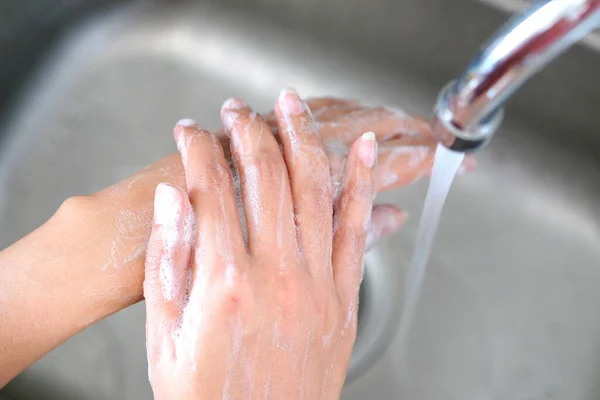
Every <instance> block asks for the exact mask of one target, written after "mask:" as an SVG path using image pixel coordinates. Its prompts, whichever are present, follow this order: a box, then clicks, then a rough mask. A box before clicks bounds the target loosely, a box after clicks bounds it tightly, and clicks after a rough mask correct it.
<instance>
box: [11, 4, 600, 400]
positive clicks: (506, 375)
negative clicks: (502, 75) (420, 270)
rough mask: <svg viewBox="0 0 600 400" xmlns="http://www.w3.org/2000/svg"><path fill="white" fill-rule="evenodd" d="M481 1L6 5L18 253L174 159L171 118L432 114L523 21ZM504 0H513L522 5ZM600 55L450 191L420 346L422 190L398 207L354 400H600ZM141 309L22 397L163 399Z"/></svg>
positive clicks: (355, 365) (14, 386) (368, 283)
mask: <svg viewBox="0 0 600 400" xmlns="http://www.w3.org/2000/svg"><path fill="white" fill-rule="evenodd" d="M502 1H504V0H497V1H494V2H489V1H488V2H487V3H488V4H482V3H478V2H474V1H469V0H456V1H453V2H447V1H443V0H402V1H394V0H375V1H370V2H365V1H358V0H345V1H340V0H338V1H325V2H322V1H315V0H304V1H302V2H300V1H293V0H279V1H271V0H253V1H242V0H237V1H221V2H218V3H217V2H209V1H199V2H194V3H188V2H167V1H164V2H161V1H153V2H151V3H142V2H140V3H136V2H116V1H106V0H105V1H101V0H96V1H86V2H83V1H62V2H60V3H59V4H53V5H52V6H50V5H47V4H46V2H43V1H35V0H22V1H20V2H19V5H18V6H17V5H15V6H7V5H2V6H0V10H2V8H4V10H2V11H1V12H0V27H1V28H0V59H2V60H3V61H2V63H0V105H2V106H3V107H2V109H3V113H2V117H1V119H0V124H1V127H2V128H1V129H0V227H1V228H0V248H2V247H4V246H6V245H8V244H10V243H11V242H12V241H14V240H16V239H17V238H19V237H21V236H22V235H24V234H26V233H27V232H29V231H30V230H32V229H33V228H35V227H36V226H37V225H39V224H40V223H42V222H43V221H44V220H45V219H46V218H48V217H49V216H50V215H51V214H52V212H53V211H54V210H55V209H56V208H57V207H58V205H59V204H60V203H61V202H62V200H63V199H65V198H66V197H68V196H71V195H75V194H81V193H89V192H92V191H95V190H97V189H99V188H102V187H105V186H107V185H109V184H111V183H113V182H115V181H116V180H119V179H121V178H124V177H125V176H128V175H129V174H131V173H133V172H135V171H136V170H138V169H140V168H141V167H143V166H145V165H146V164H148V163H150V162H152V161H154V160H155V159H157V158H159V157H161V156H163V155H165V154H168V153H169V152H171V151H174V150H175V148H174V146H173V143H172V140H171V136H170V132H171V129H172V125H173V123H174V121H177V120H178V119H179V118H181V117H193V118H195V119H196V120H198V121H200V122H201V123H202V125H204V126H206V127H209V128H216V127H218V125H219V118H218V115H219V113H218V111H219V107H220V104H221V102H222V101H223V100H224V99H225V98H227V97H229V96H239V97H242V98H244V99H247V100H248V101H249V102H250V103H251V104H253V105H255V106H256V107H257V108H259V109H262V110H267V109H270V108H271V107H272V104H273V102H274V99H275V98H276V95H277V92H278V90H279V89H280V88H282V87H284V86H287V85H293V86H295V87H296V88H297V89H298V90H299V91H300V93H301V94H303V95H321V94H327V95H339V96H351V97H357V98H360V99H363V100H365V101H366V102H373V103H385V104H390V105H394V106H399V107H402V108H404V109H406V110H407V111H410V112H414V113H422V114H427V113H429V111H430V108H431V106H432V104H433V103H434V99H435V96H436V94H437V92H438V90H439V89H440V87H441V85H442V84H444V83H445V82H447V81H448V80H449V79H452V78H454V77H455V75H456V74H457V73H458V72H460V71H461V70H462V68H463V67H464V65H465V64H466V63H467V62H468V61H469V60H470V59H471V57H472V55H473V54H474V53H475V51H476V49H477V47H478V46H479V45H480V44H481V43H483V41H484V39H485V38H486V37H487V36H488V35H489V34H491V33H492V32H493V31H494V30H495V29H496V28H497V27H498V26H499V25H501V24H502V23H503V21H504V20H505V19H506V17H507V15H506V14H505V13H504V12H502V11H499V10H496V9H494V8H493V7H491V6H490V5H489V4H497V3H498V4H499V3H502ZM507 1H508V0H507ZM599 104H600V55H599V54H598V53H596V52H595V51H594V50H592V49H591V47H586V46H581V47H577V48H575V49H573V50H571V51H569V52H568V53H567V54H566V55H565V56H564V57H563V58H562V59H560V60H559V61H557V62H556V63H555V64H553V65H552V66H551V67H550V68H549V69H548V70H546V71H545V72H544V73H542V74H540V75H539V76H537V77H536V78H534V80H533V81H531V82H530V83H529V84H528V85H527V86H526V87H525V88H523V89H522V91H521V92H520V93H519V95H518V96H517V97H516V98H515V99H514V101H513V102H512V103H511V104H510V106H509V107H508V109H507V118H506V122H505V125H504V127H503V128H502V129H501V131H500V132H499V133H498V134H497V135H496V137H495V139H494V140H493V141H492V143H491V145H490V146H489V147H488V148H486V149H485V150H484V151H482V152H481V153H479V160H480V167H479V169H478V171H477V172H475V173H473V174H471V175H469V176H464V177H460V179H458V180H457V182H456V184H455V185H454V187H453V188H452V191H451V194H450V198H449V200H448V203H447V205H446V210H445V213H444V215H443V218H442V222H441V228H440V232H439V234H438V239H437V245H436V248H435V251H434V254H433V260H432V262H431V265H430V269H429V275H428V276H427V279H426V282H425V288H424V292H423V296H422V300H421V303H420V306H419V310H418V313H417V318H416V320H415V324H414V326H413V329H412V334H411V336H410V343H409V351H408V354H407V363H406V366H404V365H403V364H402V363H401V362H400V359H399V343H398V341H397V339H396V337H395V333H396V328H397V325H398V322H399V318H400V311H401V302H402V296H403V276H404V272H405V268H406V265H407V259H408V258H409V256H410V252H411V245H412V243H413V240H414V236H415V233H416V229H417V222H418V218H417V217H418V214H419V212H420V208H421V206H422V201H423V197H424V191H425V189H426V183H425V182H422V183H420V184H416V185H413V186H411V187H407V188H404V189H401V190H398V191H396V192H393V193H387V194H385V195H382V196H381V197H380V200H381V201H392V202H394V203H397V204H399V205H401V206H402V207H403V208H405V209H407V210H408V211H409V212H411V213H412V214H413V218H412V220H411V221H410V222H409V224H408V226H407V227H406V228H405V229H403V230H402V231H401V232H400V233H399V234H397V235H396V236H394V237H393V238H390V239H389V240H388V241H386V242H384V243H382V244H381V245H380V246H379V247H377V248H376V250H374V251H373V252H372V253H371V254H370V255H369V257H368V265H367V270H366V277H365V283H364V285H363V288H362V292H361V293H362V302H361V312H360V322H359V337H358V340H357V343H356V346H355V353H354V355H353V359H352V362H351V367H350V372H349V379H348V383H347V385H346V387H345V389H344V394H343V398H344V399H347V400H351V399H365V398H373V399H398V398H403V399H411V400H429V399H432V400H433V399H436V400H437V399H447V400H453V399H461V400H464V399H502V400H503V399H515V400H534V399H535V400H542V399H547V400H550V399H569V400H594V399H598V398H599V397H600V384H599V383H597V382H600V291H598V289H597V288H598V286H600V206H599V204H600V186H599V185H598V183H597V182H599V181H600V118H599V117H598V106H599ZM146 371H147V370H146V357H145V345H144V312H143V305H142V304H138V305H136V306H134V307H130V308H129V309H127V310H125V311H123V312H121V313H118V314H116V315H114V316H113V317H110V318H108V319H107V320H105V321H103V322H101V323H99V324H97V325H95V326H93V327H91V328H89V329H87V330H86V331H84V332H82V333H81V334H79V335H77V336H75V337H74V338H72V339H71V340H69V341H68V342H67V343H65V344H64V345H62V346H60V347H59V348H58V349H56V350H54V351H53V352H52V353H50V354H49V355H48V356H46V357H45V358H44V359H42V360H41V361H39V362H38V363H37V364H35V365H34V366H33V367H31V368H30V369H29V370H27V371H26V372H24V373H23V374H22V375H20V376H19V377H17V378H16V379H15V380H14V381H13V382H12V383H10V384H9V385H8V386H7V387H6V388H5V390H4V391H3V392H2V393H1V394H0V396H4V397H6V398H8V399H37V398H46V399H54V398H56V399H107V398H108V399H131V400H135V399H148V398H151V391H150V388H149V385H148V383H147V373H146Z"/></svg>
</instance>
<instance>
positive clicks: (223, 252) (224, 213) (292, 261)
mask: <svg viewBox="0 0 600 400" xmlns="http://www.w3.org/2000/svg"><path fill="white" fill-rule="evenodd" d="M222 117H223V121H224V125H225V126H226V128H227V133H228V135H229V137H230V138H231V153H232V155H233V160H234V161H235V162H234V163H228V162H227V159H226V157H225V156H224V154H223V150H222V147H221V145H220V142H219V140H218V139H217V137H216V136H215V135H213V134H211V133H210V132H207V131H204V130H202V129H200V128H199V127H198V126H196V125H194V124H192V123H191V122H189V121H188V122H185V123H182V124H180V125H178V126H177V127H176V128H175V137H176V139H177V142H178V147H179V150H180V152H181V157H182V161H183V165H184V168H185V174H186V183H187V192H186V191H184V190H183V189H181V188H178V187H175V186H171V185H166V184H161V185H159V186H158V187H157V190H156V196H155V210H154V222H153V228H152V234H151V238H150V242H149V245H148V252H147V259H146V279H145V282H144V294H145V297H146V309H147V350H148V360H149V369H150V376H151V383H152V387H153V390H154V393H155V397H156V398H157V399H212V398H218V399H225V398H227V399H234V398H235V399H238V398H248V399H253V398H267V399H268V398H273V399H302V398H323V399H336V398H339V394H340V391H341V388H342V385H343V382H344V378H345V374H346V369H347V366H348V362H349V359H350V354H351V351H352V346H353V343H354V339H355V335H356V316H357V309H358V289H359V285H360V280H361V273H362V266H363V254H364V249H365V242H366V236H367V232H368V231H369V226H370V223H371V210H372V201H373V197H374V193H375V189H376V171H377V144H376V141H375V135H374V134H372V133H367V134H364V135H362V136H360V138H359V139H357V140H355V141H354V143H353V144H352V145H351V146H350V149H349V152H348V157H347V161H346V162H345V165H344V166H343V174H342V177H343V178H342V184H341V185H340V187H339V190H338V195H337V196H336V193H335V190H334V188H333V186H332V183H331V178H330V171H329V159H328V157H327V154H326V151H325V148H324V146H323V141H322V140H321V138H320V137H319V135H318V134H317V125H316V124H315V121H314V120H313V118H312V116H311V114H310V112H309V110H308V107H307V106H306V104H305V103H304V102H302V101H301V100H300V98H299V97H298V96H297V95H296V94H295V93H294V92H290V91H287V92H283V93H282V96H281V97H280V100H279V102H278V104H277V107H276V115H275V117H274V119H275V121H276V124H277V127H278V132H279V136H280V139H281V146H282V150H283V151H281V150H280V147H279V145H278V143H277V141H276V139H275V137H274V135H273V133H272V131H271V129H270V127H269V125H268V123H267V122H266V121H265V120H264V119H263V118H262V117H261V116H259V115H257V114H255V113H254V112H253V111H252V110H251V109H250V108H249V107H248V106H246V105H245V104H244V103H242V102H241V101H239V100H230V101H228V102H226V103H225V104H224V107H223V110H222ZM231 170H237V171H239V177H240V178H239V185H240V193H241V198H240V199H239V201H236V195H235V192H236V190H235V187H236V184H237V183H238V182H235V180H234V178H233V175H232V173H231V172H230V171H231ZM332 210H334V212H333V213H332Z"/></svg>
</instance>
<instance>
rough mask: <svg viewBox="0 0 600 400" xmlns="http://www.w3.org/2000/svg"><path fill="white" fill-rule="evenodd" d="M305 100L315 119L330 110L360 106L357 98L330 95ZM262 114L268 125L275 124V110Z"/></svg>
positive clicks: (273, 125)
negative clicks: (340, 97)
mask: <svg viewBox="0 0 600 400" xmlns="http://www.w3.org/2000/svg"><path fill="white" fill-rule="evenodd" d="M305 102H306V104H307V105H308V108H309V109H310V110H311V111H312V113H313V116H314V117H315V119H316V120H317V121H318V120H319V119H320V116H323V115H327V113H328V112H329V111H330V110H338V109H356V108H358V107H360V103H359V102H358V101H357V100H353V99H336V98H331V97H320V98H312V99H306V100H305ZM262 115H263V118H264V119H265V121H266V122H267V124H269V126H272V127H276V126H277V116H276V114H275V110H273V111H270V112H268V113H265V114H262Z"/></svg>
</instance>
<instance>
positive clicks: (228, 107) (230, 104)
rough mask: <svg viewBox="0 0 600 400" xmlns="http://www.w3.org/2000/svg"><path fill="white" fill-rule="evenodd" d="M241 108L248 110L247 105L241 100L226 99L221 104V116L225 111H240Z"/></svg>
mask: <svg viewBox="0 0 600 400" xmlns="http://www.w3.org/2000/svg"><path fill="white" fill-rule="evenodd" d="M243 108H248V105H247V104H246V103H244V102H243V101H242V100H240V99H235V98H232V99H227V100H225V101H224V102H223V105H222V106H221V115H223V114H224V113H226V112H227V111H235V110H241V109H243Z"/></svg>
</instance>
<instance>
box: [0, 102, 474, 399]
mask: <svg viewBox="0 0 600 400" xmlns="http://www.w3.org/2000/svg"><path fill="white" fill-rule="evenodd" d="M307 103H308V105H309V106H310V109H311V110H312V112H313V114H314V116H315V119H316V121H317V128H318V133H319V135H320V138H321V141H322V143H323V146H324V148H325V152H326V154H327V156H328V159H329V161H330V175H331V181H332V191H333V193H334V195H335V194H336V193H337V192H338V190H339V188H340V187H341V176H342V175H343V174H342V171H343V166H344V162H343V160H344V159H345V155H346V150H345V149H348V148H349V146H350V144H351V143H352V142H353V141H354V140H355V139H356V138H358V137H359V136H360V135H361V134H362V133H364V132H366V131H373V132H375V134H376V137H377V141H378V142H379V144H380V146H379V157H378V161H379V168H378V171H377V176H376V178H377V179H376V190H377V191H382V190H388V189H393V188H396V187H400V186H403V185H406V184H408V183H411V182H413V181H414V180H417V179H418V178H420V177H423V176H427V175H428V173H429V172H430V169H431V162H432V159H433V149H434V146H435V142H434V140H433V139H432V137H431V133H430V131H429V129H428V127H427V124H426V122H425V121H424V120H421V119H418V118H413V117H409V116H403V115H400V114H398V113H396V112H393V111H390V110H388V109H386V108H382V107H363V106H360V105H359V104H357V103H356V102H354V101H350V100H338V99H327V98H324V99H313V100H310V101H307ZM265 121H266V123H267V124H268V125H269V126H270V127H271V128H272V129H273V130H276V129H277V121H278V119H277V118H276V115H275V113H270V114H266V115H265ZM215 136H216V137H217V139H218V141H219V142H220V144H221V147H222V148H223V150H224V156H225V158H226V159H231V154H230V152H229V148H230V146H229V138H228V136H227V135H225V134H224V133H223V132H217V133H216V135H215ZM276 138H277V139H278V140H279V136H276ZM392 145H393V146H397V145H402V146H403V148H405V149H406V148H413V147H417V146H424V148H427V149H429V150H428V151H426V152H424V153H423V154H424V155H423V157H422V158H420V159H419V162H415V160H414V158H413V159H411V157H409V154H407V153H401V154H397V151H395V150H394V149H393V148H392ZM465 167H466V169H467V170H470V169H472V168H473V167H474V164H473V162H472V161H470V160H467V161H465ZM392 178H393V179H392ZM161 182H163V183H167V184H171V185H174V186H176V187H180V188H182V189H184V190H187V186H186V179H185V174H184V168H183V165H182V162H181V156H180V155H179V154H178V153H175V154H171V155H169V156H167V157H165V158H163V159H161V160H159V161H157V162H156V163H154V164H152V165H150V166H149V167H147V168H145V169H144V170H142V171H140V172H138V173H137V174H135V175H134V176H132V177H130V178H128V179H126V180H124V181H122V182H119V183H117V184H115V185H113V186H111V187H109V188H106V189H104V190H102V191H100V192H98V193H95V194H93V195H89V196H77V197H72V198H69V199H67V200H66V201H65V202H64V203H63V205H62V206H61V207H60V208H59V209H58V211H57V212H56V213H55V215H54V216H53V217H52V218H50V219H49V220H48V221H47V222H46V223H44V224H43V225H42V226H40V227H39V228H38V229H36V230H35V231H34V232H32V233H31V234H29V235H27V236H26V237H24V238H23V239H21V240H19V241H18V242H16V243H15V244H13V245H11V246H9V247H8V248H6V249H4V250H2V251H1V252H0V271H1V276H2V279H0V316H1V320H2V323H1V324H0V387H1V386H3V385H4V384H6V383H7V382H8V381H9V380H10V379H12V378H13V377H14V376H16V375H17V374H18V373H19V372H21V371H22V370H24V369H25V368H27V367H28V366H29V365H31V364H33V363H34V362H35V361H36V360H38V359H40V358H41V357H42V356H43V355H45V354H46V353H48V352H49V351H50V350H52V349H53V348H55V347H56V346H58V345H59V344H61V343H62V342H64V341H65V340H67V339H68V338H69V337H71V336H73V335H74V334H76V333H78V332H80V331H81V330H83V329H85V328H86V327H88V326H90V325H92V324H93V323H95V322H97V321H99V320H101V319H103V318H105V317H107V316H109V315H111V314H113V313H115V312H117V311H119V310H121V309H123V308H125V307H127V306H129V305H131V304H134V303H136V302H138V301H140V300H141V299H142V298H143V296H142V283H143V280H144V260H145V257H144V256H145V252H146V246H147V244H148V240H149V236H150V232H151V230H152V216H153V200H154V195H155V189H156V188H157V185H158V184H159V183H161ZM405 219H406V214H404V213H403V212H401V211H400V210H399V209H397V208H396V207H394V206H391V205H379V206H376V207H375V208H374V209H373V212H372V221H373V222H372V227H371V230H370V232H369V233H368V236H369V241H370V243H371V244H372V243H373V242H374V241H375V240H376V239H377V238H378V237H380V236H381V235H385V234H390V233H392V232H394V231H395V230H396V229H398V228H399V227H400V226H401V225H402V224H403V222H404V221H405Z"/></svg>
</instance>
